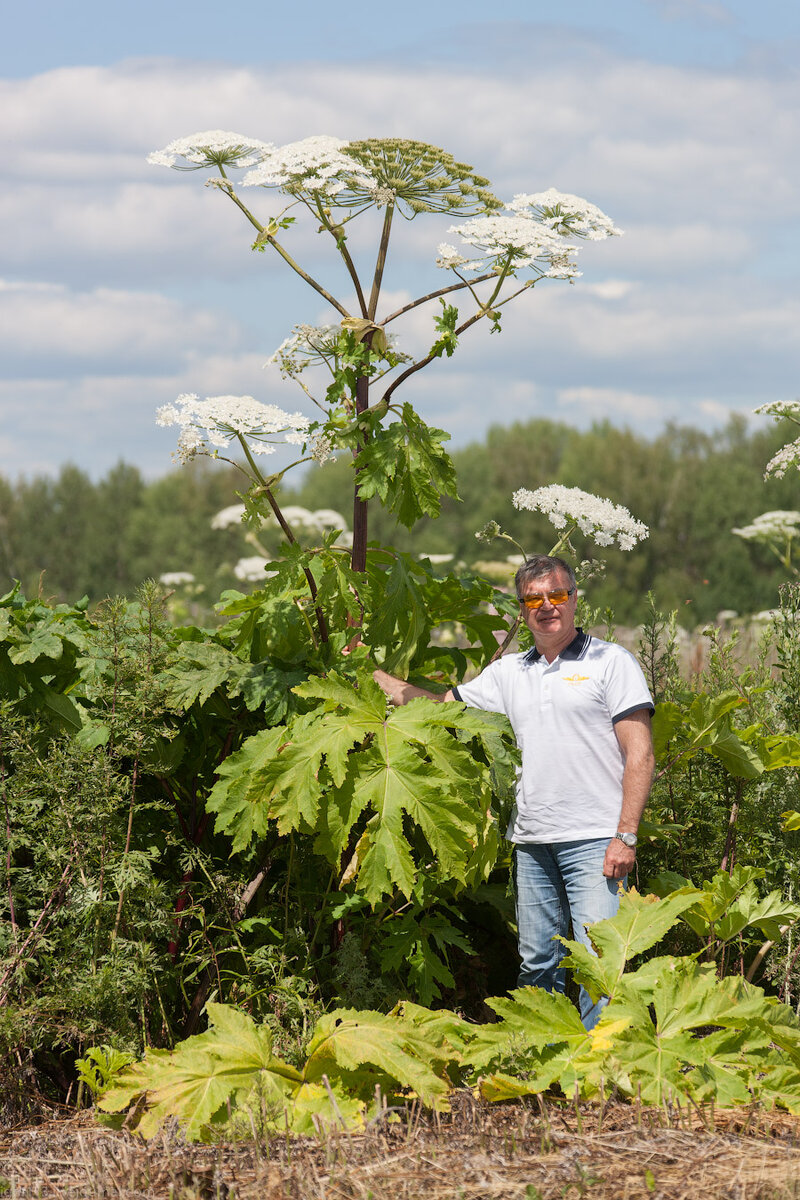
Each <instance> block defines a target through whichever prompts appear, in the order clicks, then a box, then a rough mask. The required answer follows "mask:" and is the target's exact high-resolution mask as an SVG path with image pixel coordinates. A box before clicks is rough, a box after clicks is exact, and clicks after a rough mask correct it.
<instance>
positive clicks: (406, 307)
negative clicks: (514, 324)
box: [380, 271, 496, 325]
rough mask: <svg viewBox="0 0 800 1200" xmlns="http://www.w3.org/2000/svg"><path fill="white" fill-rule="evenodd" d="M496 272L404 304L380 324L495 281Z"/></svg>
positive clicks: (386, 323) (449, 285) (429, 293)
mask: <svg viewBox="0 0 800 1200" xmlns="http://www.w3.org/2000/svg"><path fill="white" fill-rule="evenodd" d="M495 274H496V272H494V271H487V272H486V274H485V275H477V276H476V277H475V278H474V279H469V280H467V279H462V280H461V282H460V283H451V284H448V286H447V287H443V288H437V289H436V291H435V292H428V294H427V295H426V296H420V298H419V299H418V300H411V301H410V302H409V303H408V304H404V305H403V307H402V308H398V309H396V311H395V312H393V313H390V314H389V316H388V317H384V319H383V320H382V321H381V322H380V323H381V325H388V324H389V322H390V321H396V320H397V318H398V317H402V316H404V315H405V314H406V313H407V312H411V311H412V309H415V308H419V306H420V305H421V304H427V303H428V301H429V300H438V299H439V297H440V296H447V295H448V294H449V293H450V292H463V290H464V288H473V287H475V285H476V284H478V283H484V282H485V280H487V279H494V277H495Z"/></svg>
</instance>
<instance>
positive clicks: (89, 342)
mask: <svg viewBox="0 0 800 1200" xmlns="http://www.w3.org/2000/svg"><path fill="white" fill-rule="evenodd" d="M239 341H240V338H239V335H238V329H237V326H236V324H235V322H233V321H232V320H231V319H230V318H229V317H227V316H225V315H221V314H219V313H212V312H207V311H202V310H197V309H195V310H192V309H190V308H187V307H185V306H184V305H181V304H179V303H177V302H176V301H174V300H170V299H168V298H167V297H165V296H163V295H159V294H158V293H144V292H126V291H121V290H117V289H113V288H95V289H93V290H92V291H88V292H77V291H72V290H70V289H69V288H67V287H66V286H64V285H60V284H52V283H49V284H42V283H40V282H34V283H32V284H27V283H24V282H21V281H11V282H9V281H5V284H4V286H3V287H0V351H2V353H3V358H4V362H5V366H6V370H8V369H9V367H11V369H12V370H13V369H14V364H20V363H24V362H27V363H29V364H30V368H29V369H32V370H36V369H37V368H38V369H39V370H40V369H41V364H42V363H43V362H47V361H50V362H53V361H55V362H58V363H60V364H61V367H62V369H65V368H66V369H69V368H68V364H69V363H70V362H72V361H76V360H77V361H86V360H89V361H91V362H92V363H93V364H94V366H95V369H99V368H100V367H101V365H104V366H105V368H106V370H109V371H114V370H115V369H116V370H119V371H132V372H133V373H136V368H137V366H139V367H140V368H143V369H145V370H146V369H148V367H152V364H153V362H154V361H162V362H170V361H171V362H174V361H176V360H178V361H181V360H185V358H186V356H187V355H190V354H191V353H192V350H193V348H196V347H203V348H204V349H205V350H206V352H207V351H208V349H209V348H211V347H214V346H216V347H218V348H220V349H222V348H228V349H233V348H234V347H235V346H236V344H237V342H239Z"/></svg>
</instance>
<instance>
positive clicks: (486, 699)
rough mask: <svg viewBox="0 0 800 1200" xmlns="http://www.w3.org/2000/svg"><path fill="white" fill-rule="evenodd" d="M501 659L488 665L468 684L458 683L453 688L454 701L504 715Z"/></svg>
mask: <svg viewBox="0 0 800 1200" xmlns="http://www.w3.org/2000/svg"><path fill="white" fill-rule="evenodd" d="M502 661H503V660H502V659H500V660H498V661H497V662H493V663H490V664H489V666H488V667H486V669H485V670H483V671H481V673H480V675H476V676H475V678H474V679H470V681H469V683H460V684H459V685H458V687H455V688H453V695H454V696H455V698H456V700H462V701H463V702H464V704H468V705H469V707H470V708H482V709H483V710H484V711H485V712H497V713H505V712H506V704H505V699H504V696H503V687H502V667H501V663H502Z"/></svg>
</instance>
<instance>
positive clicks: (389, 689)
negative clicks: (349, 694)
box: [372, 668, 455, 704]
mask: <svg viewBox="0 0 800 1200" xmlns="http://www.w3.org/2000/svg"><path fill="white" fill-rule="evenodd" d="M372 678H373V679H374V680H375V682H376V683H377V685H378V687H379V688H380V689H381V691H382V692H384V693H385V695H387V696H388V697H389V699H390V700H391V701H392V703H393V704H408V702H409V700H418V699H419V698H420V697H423V699H425V700H435V701H436V702H437V703H441V702H442V701H444V700H455V696H454V695H453V692H452V690H448V691H446V692H445V693H444V695H442V693H441V692H427V691H426V690H425V688H421V687H416V686H415V685H414V684H413V683H408V682H407V681H406V680H405V679H397V678H396V676H394V675H390V674H389V673H388V671H381V669H380V668H378V669H377V670H376V671H373V672H372Z"/></svg>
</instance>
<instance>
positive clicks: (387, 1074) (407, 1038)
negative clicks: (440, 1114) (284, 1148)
mask: <svg viewBox="0 0 800 1200" xmlns="http://www.w3.org/2000/svg"><path fill="white" fill-rule="evenodd" d="M209 1018H210V1021H211V1026H210V1028H209V1029H208V1031H207V1032H206V1033H204V1034H199V1035H198V1036H196V1037H193V1038H189V1039H188V1041H186V1042H183V1043H182V1044H181V1045H179V1046H177V1047H176V1048H175V1050H173V1051H170V1052H168V1051H160V1050H151V1051H149V1052H148V1054H147V1056H146V1057H145V1059H144V1060H143V1062H141V1063H139V1064H137V1065H135V1066H134V1067H132V1068H130V1069H129V1070H128V1071H126V1072H125V1073H124V1075H123V1076H122V1077H121V1078H119V1080H118V1082H117V1085H116V1086H114V1087H112V1088H110V1089H109V1090H108V1091H106V1092H105V1094H104V1095H103V1097H102V1099H101V1101H100V1107H101V1108H102V1109H103V1110H104V1111H105V1112H121V1111H122V1110H124V1109H126V1108H127V1107H128V1106H129V1105H130V1104H131V1103H132V1102H133V1101H135V1100H137V1099H138V1098H139V1097H146V1102H147V1108H146V1111H144V1112H143V1113H142V1115H141V1116H140V1119H139V1121H138V1124H137V1126H136V1128H137V1130H138V1132H139V1133H140V1134H141V1135H142V1136H144V1137H151V1136H152V1135H153V1134H154V1133H156V1132H157V1130H158V1129H159V1128H160V1126H161V1124H163V1122H164V1120H165V1119H167V1118H168V1117H176V1118H177V1119H178V1120H179V1122H180V1123H181V1126H182V1128H183V1130H184V1132H185V1134H186V1136H187V1137H188V1138H191V1139H194V1140H205V1139H207V1138H208V1137H209V1136H210V1132H211V1126H212V1125H213V1124H223V1123H227V1121H228V1120H229V1115H230V1111H231V1109H233V1108H236V1109H238V1110H240V1111H242V1112H247V1111H254V1112H257V1113H260V1115H261V1117H262V1119H263V1120H264V1123H265V1125H266V1127H267V1130H268V1131H272V1132H281V1131H284V1130H290V1131H291V1132H293V1133H308V1132H311V1131H313V1130H314V1129H315V1128H319V1127H320V1126H321V1127H325V1126H328V1127H332V1128H335V1127H337V1126H343V1127H344V1128H352V1127H353V1126H356V1127H358V1126H362V1125H363V1124H364V1120H365V1115H366V1113H367V1111H368V1107H369V1105H370V1102H372V1103H374V1098H375V1089H376V1087H379V1088H382V1089H383V1090H384V1094H387V1093H388V1094H392V1093H394V1092H398V1091H400V1090H402V1089H408V1088H411V1089H413V1091H414V1092H415V1093H416V1094H417V1095H418V1096H419V1097H420V1099H421V1100H422V1102H423V1103H425V1104H428V1105H432V1106H434V1107H439V1108H442V1107H446V1096H447V1093H448V1091H449V1084H448V1081H447V1079H446V1077H445V1074H444V1065H445V1063H444V1061H443V1055H442V1052H441V1050H440V1043H441V1039H435V1038H432V1037H431V1036H430V1035H428V1034H427V1033H426V1031H425V1030H421V1029H418V1028H416V1026H415V1024H414V1023H413V1022H411V1021H405V1020H403V1019H402V1018H399V1017H394V1016H392V1017H389V1016H382V1015H381V1014H379V1013H374V1012H358V1011H357V1010H352V1009H339V1010H336V1011H335V1012H332V1013H329V1014H328V1015H327V1016H325V1017H323V1018H322V1019H321V1020H320V1021H319V1023H318V1024H317V1028H316V1030H315V1031H314V1035H313V1037H312V1039H311V1041H310V1043H309V1046H308V1058H307V1060H306V1062H305V1065H304V1066H303V1069H302V1070H301V1071H298V1070H296V1069H295V1068H294V1067H291V1066H290V1065H289V1064H288V1063H285V1062H282V1061H281V1060H280V1059H277V1058H274V1057H273V1055H272V1039H271V1036H270V1034H269V1032H268V1031H267V1030H265V1029H264V1028H259V1027H258V1026H256V1025H255V1024H254V1022H253V1021H252V1020H251V1018H250V1017H248V1016H247V1015H246V1014H245V1013H242V1012H238V1011H237V1010H236V1009H232V1008H226V1007H225V1006H223V1005H219V1004H212V1005H209Z"/></svg>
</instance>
